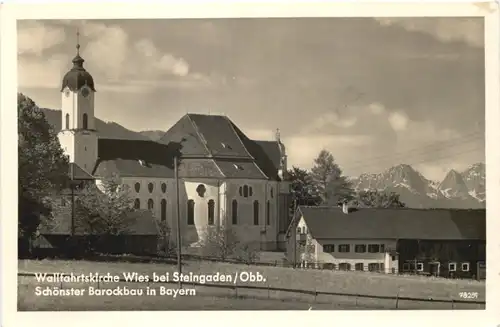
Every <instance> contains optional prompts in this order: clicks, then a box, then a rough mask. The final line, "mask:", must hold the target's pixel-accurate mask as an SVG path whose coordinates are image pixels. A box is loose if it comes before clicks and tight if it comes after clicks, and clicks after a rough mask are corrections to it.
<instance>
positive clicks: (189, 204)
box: [187, 200, 194, 225]
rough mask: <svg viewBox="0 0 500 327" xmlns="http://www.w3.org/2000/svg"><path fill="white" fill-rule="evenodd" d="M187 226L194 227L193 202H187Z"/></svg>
mask: <svg viewBox="0 0 500 327" xmlns="http://www.w3.org/2000/svg"><path fill="white" fill-rule="evenodd" d="M187 224H188V225H194V200H188V202H187Z"/></svg>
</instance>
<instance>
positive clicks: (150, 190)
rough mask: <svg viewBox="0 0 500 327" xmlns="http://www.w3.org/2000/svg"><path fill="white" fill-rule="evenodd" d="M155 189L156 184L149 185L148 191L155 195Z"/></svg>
mask: <svg viewBox="0 0 500 327" xmlns="http://www.w3.org/2000/svg"><path fill="white" fill-rule="evenodd" d="M154 187H155V186H154V184H153V183H149V184H148V191H149V193H153V189H154Z"/></svg>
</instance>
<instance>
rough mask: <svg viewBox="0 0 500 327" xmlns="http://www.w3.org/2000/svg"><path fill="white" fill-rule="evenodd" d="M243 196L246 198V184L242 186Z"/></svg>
mask: <svg viewBox="0 0 500 327" xmlns="http://www.w3.org/2000/svg"><path fill="white" fill-rule="evenodd" d="M243 196H244V197H245V198H248V186H247V185H245V186H243Z"/></svg>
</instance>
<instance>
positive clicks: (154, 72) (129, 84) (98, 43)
mask: <svg viewBox="0 0 500 327" xmlns="http://www.w3.org/2000/svg"><path fill="white" fill-rule="evenodd" d="M59 23H60V22H59ZM65 25H66V26H65ZM63 27H66V28H73V29H75V30H76V28H77V27H78V29H79V31H80V33H81V35H82V37H81V39H80V43H81V49H80V53H81V55H82V57H83V58H84V59H85V61H86V63H85V67H86V69H87V70H88V71H89V72H90V73H91V74H92V75H93V76H94V79H95V80H96V83H97V87H98V88H99V89H102V90H106V91H127V92H135V93H140V92H147V91H151V90H154V89H158V88H163V87H168V88H172V87H174V88H190V87H196V86H200V87H206V86H209V85H211V83H212V81H211V79H210V78H209V77H208V76H205V75H203V74H201V73H196V72H191V71H190V66H189V64H188V62H187V61H186V60H185V59H183V58H180V57H177V56H175V55H173V54H171V53H168V52H164V51H161V50H160V49H159V48H158V47H157V46H156V45H155V44H154V42H153V41H152V40H150V39H148V38H142V39H139V40H137V41H133V40H132V39H131V38H130V36H129V34H128V33H127V32H126V31H125V30H124V29H123V28H122V27H120V26H118V25H113V24H103V23H96V22H91V21H80V22H68V23H67V24H64V22H63V24H62V25H51V24H50V23H48V22H32V23H30V24H24V25H23V27H22V28H21V29H20V30H19V32H18V37H19V66H20V67H19V74H20V78H19V80H20V86H21V87H41V88H46V87H49V86H53V85H55V84H59V83H60V80H61V78H62V76H63V75H64V73H65V72H66V71H67V70H68V69H69V68H70V67H71V61H70V58H69V57H70V56H72V55H73V53H68V54H63V53H61V52H59V53H56V54H55V55H53V56H52V57H49V59H48V60H47V59H45V60H41V59H40V58H39V57H36V56H33V55H32V54H37V55H38V54H40V53H41V52H42V51H43V50H45V49H48V48H50V47H53V46H55V45H58V44H60V43H62V42H64V41H65V32H64V28H63ZM32 45H34V46H32ZM66 51H67V50H65V52H66ZM73 51H75V50H73ZM28 54H31V56H29V55H28ZM64 60H65V61H64ZM47 80H48V81H49V82H47ZM56 81H57V83H56Z"/></svg>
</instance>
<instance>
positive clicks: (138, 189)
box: [134, 183, 141, 193]
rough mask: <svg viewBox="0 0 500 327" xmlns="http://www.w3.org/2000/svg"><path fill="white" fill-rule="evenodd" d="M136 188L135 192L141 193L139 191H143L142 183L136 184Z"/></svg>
mask: <svg viewBox="0 0 500 327" xmlns="http://www.w3.org/2000/svg"><path fill="white" fill-rule="evenodd" d="M134 188H135V191H136V192H137V193H139V191H140V190H141V183H135V185H134Z"/></svg>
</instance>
